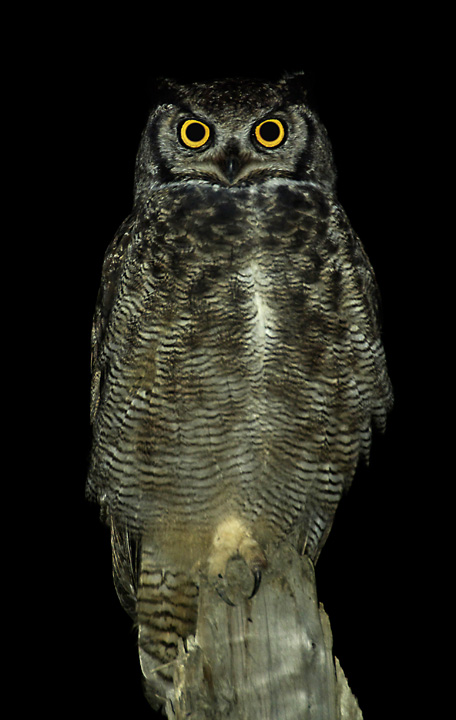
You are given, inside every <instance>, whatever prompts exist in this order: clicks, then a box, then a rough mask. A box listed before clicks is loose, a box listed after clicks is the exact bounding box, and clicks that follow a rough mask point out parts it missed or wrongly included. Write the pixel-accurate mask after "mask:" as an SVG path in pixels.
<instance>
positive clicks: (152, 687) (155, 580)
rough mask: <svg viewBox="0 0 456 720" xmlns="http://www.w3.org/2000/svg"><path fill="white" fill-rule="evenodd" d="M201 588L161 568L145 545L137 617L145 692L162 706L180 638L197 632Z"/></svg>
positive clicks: (153, 701)
mask: <svg viewBox="0 0 456 720" xmlns="http://www.w3.org/2000/svg"><path fill="white" fill-rule="evenodd" d="M197 608H198V588H197V586H196V585H195V583H194V582H192V581H191V580H190V579H189V577H188V575H186V574H185V573H182V572H176V571H173V570H172V569H162V568H160V567H157V557H156V554H155V553H154V552H153V550H152V549H151V548H150V547H149V546H148V544H147V541H146V542H145V543H143V546H142V551H141V570H140V574H139V583H138V594H137V605H136V616H137V623H138V646H139V656H140V662H141V669H142V672H143V675H144V682H145V686H146V687H145V692H146V696H147V698H148V700H149V702H150V703H151V704H152V705H156V706H159V705H160V703H162V702H163V700H164V699H165V698H166V695H167V694H168V693H167V691H168V690H170V689H171V688H172V681H173V673H174V661H175V659H176V657H177V652H178V643H179V638H181V639H183V640H185V639H186V638H187V637H188V636H189V635H191V634H194V633H195V630H196V619H197Z"/></svg>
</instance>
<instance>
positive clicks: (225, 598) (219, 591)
mask: <svg viewBox="0 0 456 720" xmlns="http://www.w3.org/2000/svg"><path fill="white" fill-rule="evenodd" d="M215 589H216V591H217V595H219V597H221V598H222V600H223V602H225V603H226V604H227V605H229V606H230V607H236V604H235V603H234V602H231V600H230V599H229V597H228V595H227V594H226V592H225V590H224V589H223V588H219V587H216V588H215Z"/></svg>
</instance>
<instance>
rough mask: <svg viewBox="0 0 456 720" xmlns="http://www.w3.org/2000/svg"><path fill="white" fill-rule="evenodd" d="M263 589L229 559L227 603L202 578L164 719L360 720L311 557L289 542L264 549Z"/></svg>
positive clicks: (243, 568) (238, 564) (181, 648)
mask: <svg viewBox="0 0 456 720" xmlns="http://www.w3.org/2000/svg"><path fill="white" fill-rule="evenodd" d="M268 561H269V567H268V569H267V571H265V572H264V573H263V578H262V582H261V586H260V589H259V591H258V593H257V594H256V595H255V596H254V597H253V598H252V599H246V598H247V597H248V594H249V593H248V588H249V585H250V589H251V583H252V579H251V577H249V576H247V575H246V573H245V566H244V567H243V562H242V561H241V560H236V559H235V560H233V561H232V562H231V566H232V567H231V576H232V578H235V579H236V580H237V581H238V589H236V587H235V585H236V583H235V581H234V580H233V582H232V583H229V587H230V593H231V595H230V597H231V599H232V600H233V602H235V606H230V605H228V604H227V603H226V602H224V601H223V600H222V599H221V597H220V596H219V594H218V593H217V592H216V590H215V589H214V588H213V587H211V586H210V585H209V584H208V583H207V582H205V580H204V578H202V582H201V585H200V594H199V613H198V625H197V631H196V635H195V637H191V638H188V640H187V643H186V647H184V644H183V643H182V644H181V647H180V650H179V656H178V659H177V662H176V669H175V674H174V696H173V697H170V698H168V700H167V703H166V712H167V715H168V719H169V720H171V719H172V720H184V718H185V719H186V720H188V718H191V719H192V720H209V719H210V720H219V719H220V720H222V718H223V720H258V718H261V720H362V714H361V711H360V709H359V706H358V703H357V700H356V698H355V697H354V696H353V694H352V693H351V691H350V688H349V686H348V683H347V680H346V678H345V675H344V673H343V671H342V669H341V667H340V664H339V661H338V660H337V658H334V657H333V654H332V633H331V627H330V623H329V618H328V616H327V615H326V613H325V611H324V609H323V606H322V605H321V604H319V603H318V600H317V593H316V584H315V573H314V568H313V564H312V562H311V561H310V560H309V559H308V558H307V557H306V556H300V555H299V554H298V552H297V551H296V550H295V549H294V548H293V547H292V546H291V545H290V544H288V543H281V544H280V545H278V546H276V547H275V548H272V549H271V548H270V549H269V552H268Z"/></svg>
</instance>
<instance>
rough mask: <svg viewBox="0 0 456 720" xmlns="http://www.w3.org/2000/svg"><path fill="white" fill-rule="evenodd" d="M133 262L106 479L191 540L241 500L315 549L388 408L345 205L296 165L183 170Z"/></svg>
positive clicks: (117, 307)
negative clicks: (246, 182)
mask: <svg viewBox="0 0 456 720" xmlns="http://www.w3.org/2000/svg"><path fill="white" fill-rule="evenodd" d="M124 263H125V265H124V269H123V273H122V277H121V282H120V283H119V287H118V291H117V295H116V298H115V301H114V304H113V308H112V312H111V317H110V321H109V325H108V328H107V331H106V338H105V346H104V351H103V352H104V357H103V362H104V366H105V376H104V386H103V392H102V399H101V402H100V408H99V411H98V415H97V421H96V425H95V437H96V442H95V444H94V447H95V450H94V454H93V459H92V471H91V477H92V478H95V477H96V478H97V480H96V484H97V492H98V493H99V496H100V495H101V494H102V496H103V501H104V502H105V503H107V505H108V507H109V511H110V512H111V513H112V514H113V515H118V516H120V517H121V518H122V519H123V521H124V522H126V524H127V525H128V526H129V527H131V528H133V529H135V530H138V531H141V532H145V531H147V532H148V533H149V534H150V533H153V532H155V533H160V528H162V529H164V530H163V532H165V531H166V532H170V529H173V530H172V531H173V532H175V533H176V534H179V533H180V534H181V535H182V544H183V545H188V543H189V537H191V534H189V527H191V528H192V529H193V532H194V534H196V535H197V536H198V538H199V541H198V542H199V543H200V544H203V545H204V544H208V543H209V542H210V538H211V532H212V530H213V528H214V527H215V526H217V525H218V524H219V523H220V522H221V521H222V520H223V518H224V517H227V516H231V515H233V516H236V517H240V518H242V519H243V520H245V521H246V522H248V523H249V527H254V528H255V534H256V537H257V538H258V539H260V540H261V538H262V537H263V536H264V537H268V538H271V533H272V536H274V537H282V536H284V535H286V534H289V533H296V532H298V533H299V535H300V542H301V543H302V544H304V545H305V546H306V547H307V549H308V552H309V553H310V554H311V555H315V554H316V553H317V551H318V547H319V546H320V544H321V542H322V538H323V536H324V534H325V532H326V528H327V525H328V522H330V519H331V517H332V514H333V512H334V509H335V507H336V505H337V502H338V500H339V498H340V495H341V493H342V490H343V489H344V487H345V486H347V483H349V482H350V479H351V477H352V475H353V472H354V469H355V467H356V464H357V461H358V457H359V455H360V454H366V453H367V452H368V448H369V444H370V432H371V430H370V428H371V421H372V419H377V420H378V422H379V423H380V424H381V423H382V421H383V416H384V414H385V407H384V406H385V392H386V391H385V387H384V377H385V372H386V371H385V369H384V366H383V357H382V350H381V345H380V340H379V333H378V329H377V325H376V319H375V307H374V305H373V302H372V299H371V297H370V293H369V292H368V290H369V288H370V284H371V283H372V278H371V271H370V267H369V266H368V263H367V262H366V261H365V258H364V255H363V253H362V250H361V248H360V246H359V244H358V242H357V239H356V237H355V236H354V235H353V233H352V231H351V230H350V228H349V226H348V223H347V221H346V220H345V217H344V215H343V213H342V211H341V209H340V208H339V207H338V206H337V204H335V203H332V202H331V201H330V200H328V199H327V197H326V196H325V194H324V193H323V192H322V191H321V190H320V189H319V188H318V187H317V186H313V185H311V184H305V183H300V182H296V183H293V182H290V181H287V182H286V183H285V182H284V181H280V180H274V181H269V182H265V183H263V184H262V185H258V186H250V187H244V188H222V187H212V186H210V185H209V184H206V183H201V182H200V183H191V182H188V183H182V182H181V183H176V184H175V185H174V186H173V185H171V186H168V187H167V188H166V191H165V190H157V191H156V192H155V193H152V195H151V197H150V199H149V200H148V203H147V206H146V207H145V211H144V213H143V215H142V220H141V223H140V224H137V226H136V228H135V234H134V237H133V240H132V242H131V243H130V245H129V247H128V252H127V253H126V257H125V261H124ZM90 482H91V480H90V479H89V484H90ZM92 482H93V483H94V484H95V481H94V480H93V481H92ZM100 488H102V493H101V491H100ZM310 517H312V521H310V519H309V518H310ZM174 544H175V543H174ZM195 552H196V551H195Z"/></svg>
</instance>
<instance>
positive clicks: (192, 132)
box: [179, 119, 211, 149]
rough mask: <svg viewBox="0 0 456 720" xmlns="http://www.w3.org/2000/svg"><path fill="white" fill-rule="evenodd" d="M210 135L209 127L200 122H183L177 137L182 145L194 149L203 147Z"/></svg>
mask: <svg viewBox="0 0 456 720" xmlns="http://www.w3.org/2000/svg"><path fill="white" fill-rule="evenodd" d="M210 135H211V131H210V128H209V126H208V125H206V123H203V122H201V121H200V120H193V119H192V120H185V122H183V123H182V125H181V127H180V130H179V137H180V139H181V141H182V142H183V144H184V145H186V146H187V147H189V148H194V149H197V148H201V147H203V145H205V144H206V143H207V141H208V140H209V138H210Z"/></svg>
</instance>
